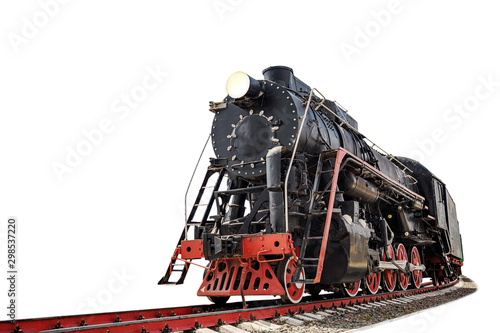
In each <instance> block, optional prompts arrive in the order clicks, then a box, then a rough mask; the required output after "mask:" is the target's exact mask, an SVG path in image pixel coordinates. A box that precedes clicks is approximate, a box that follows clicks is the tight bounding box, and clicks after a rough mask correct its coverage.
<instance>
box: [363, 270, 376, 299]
mask: <svg viewBox="0 0 500 333" xmlns="http://www.w3.org/2000/svg"><path fill="white" fill-rule="evenodd" d="M364 282H365V289H366V290H367V291H368V292H369V293H370V294H372V295H373V294H376V293H377V292H378V288H379V287H380V273H373V274H370V275H367V276H366V277H365V281H364Z"/></svg>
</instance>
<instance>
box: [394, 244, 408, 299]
mask: <svg viewBox="0 0 500 333" xmlns="http://www.w3.org/2000/svg"><path fill="white" fill-rule="evenodd" d="M396 258H397V259H398V260H408V255H407V254H406V249H405V247H404V245H403V244H398V245H397V246H396ZM402 268H403V269H404V268H405V267H402ZM398 275H399V279H398V289H401V290H406V289H407V288H408V283H409V280H410V279H409V278H408V276H407V275H406V274H405V273H399V274H398Z"/></svg>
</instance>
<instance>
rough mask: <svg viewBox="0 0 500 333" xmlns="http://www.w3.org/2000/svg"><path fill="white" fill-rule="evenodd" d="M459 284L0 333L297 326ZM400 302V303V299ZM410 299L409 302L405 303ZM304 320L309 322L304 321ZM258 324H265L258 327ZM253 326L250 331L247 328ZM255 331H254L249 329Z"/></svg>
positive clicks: (35, 325)
mask: <svg viewBox="0 0 500 333" xmlns="http://www.w3.org/2000/svg"><path fill="white" fill-rule="evenodd" d="M458 281H459V280H456V281H453V282H451V283H448V284H442V285H440V286H433V285H430V284H426V285H423V286H422V288H420V289H411V290H406V291H394V292H392V293H381V294H375V295H361V296H357V297H352V298H333V296H332V295H329V294H328V295H322V296H319V299H312V298H311V297H309V298H308V297H304V301H303V302H301V303H300V304H293V305H291V304H279V302H278V301H275V300H270V301H254V302H247V308H245V309H243V308H242V306H243V305H242V303H240V302H237V303H229V304H227V305H226V306H225V307H224V308H220V307H216V306H214V305H196V306H191V307H173V308H162V309H150V310H140V311H122V312H112V313H96V314H85V315H73V316H64V317H50V318H34V319H24V320H16V321H3V322H0V332H6V333H7V332H12V333H19V332H24V333H32V332H45V333H61V332H86V333H108V332H109V333H115V332H137V333H146V332H149V333H152V332H163V333H168V332H176V331H186V330H195V329H199V328H202V327H203V328H208V327H217V326H224V328H225V329H224V330H221V331H226V332H229V330H227V329H228V327H227V326H225V325H231V324H238V323H240V324H241V323H244V322H253V321H258V320H263V319H272V318H278V317H281V318H284V319H285V322H286V321H288V322H289V323H290V324H293V323H297V320H298V321H304V320H309V319H310V320H313V319H315V316H316V319H318V318H321V317H318V316H317V315H315V313H318V312H320V314H323V315H324V316H326V315H328V314H329V313H332V311H337V312H339V311H353V310H356V311H357V310H361V309H366V308H369V307H372V306H380V305H381V304H384V303H392V304H395V303H398V302H399V303H400V304H401V303H404V302H405V300H406V301H408V300H407V298H408V297H412V296H415V297H418V295H420V294H424V293H428V292H432V291H436V290H440V289H444V288H449V287H451V286H453V285H455V284H456V283H457V282H458ZM403 297H404V298H403ZM410 299H411V298H410ZM307 318H309V319H307ZM257 323H258V325H261V326H262V325H266V324H265V323H263V322H257ZM249 327H252V326H249ZM252 330H254V331H256V330H258V329H255V326H254V328H253V329H252Z"/></svg>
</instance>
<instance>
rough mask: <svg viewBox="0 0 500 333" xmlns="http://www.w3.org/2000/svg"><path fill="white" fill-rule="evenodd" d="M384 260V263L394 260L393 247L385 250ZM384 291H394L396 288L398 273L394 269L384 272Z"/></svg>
mask: <svg viewBox="0 0 500 333" xmlns="http://www.w3.org/2000/svg"><path fill="white" fill-rule="evenodd" d="M383 260H384V261H391V260H394V250H393V249H392V246H390V245H388V246H387V247H386V248H385V251H384V255H383ZM383 286H384V289H385V290H386V291H389V292H391V291H394V289H395V288H396V272H394V270H392V269H386V270H385V271H384V284H383Z"/></svg>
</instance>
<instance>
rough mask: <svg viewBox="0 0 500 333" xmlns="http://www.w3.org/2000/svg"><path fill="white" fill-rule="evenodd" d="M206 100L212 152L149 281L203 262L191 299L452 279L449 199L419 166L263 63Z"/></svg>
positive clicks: (454, 258) (455, 237)
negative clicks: (167, 255)
mask: <svg viewBox="0 0 500 333" xmlns="http://www.w3.org/2000/svg"><path fill="white" fill-rule="evenodd" d="M263 76H264V79H263V80H256V79H254V78H252V77H251V76H249V75H247V74H245V73H243V72H236V73H234V74H233V75H231V76H230V77H229V79H228V81H227V83H226V91H227V93H228V95H227V97H226V98H225V99H224V100H223V101H222V102H210V111H211V112H213V113H214V119H213V122H212V128H211V134H210V141H211V143H212V147H213V151H214V157H213V158H211V159H210V165H209V167H208V169H207V173H206V176H205V178H204V180H203V183H202V185H201V187H200V190H199V192H198V195H197V197H196V200H195V203H194V205H193V207H192V209H191V212H190V214H189V216H187V219H186V221H185V226H184V230H183V232H182V234H181V237H180V239H179V242H178V244H177V246H176V247H175V251H174V254H173V256H172V258H171V260H170V264H169V267H168V269H167V272H166V273H165V275H164V277H163V278H162V279H161V280H160V281H159V284H181V283H183V282H184V279H185V276H186V274H187V272H188V269H189V267H190V265H192V264H195V262H194V260H196V259H202V258H204V259H206V260H208V261H209V265H208V266H207V267H204V268H205V274H204V276H203V281H202V283H201V286H200V288H199V289H198V295H199V296H206V297H208V298H209V299H210V300H211V301H213V302H215V303H217V304H223V303H225V302H226V301H227V300H228V299H229V297H230V296H242V297H243V299H244V296H246V295H279V296H281V298H282V299H283V300H284V301H285V302H288V303H298V302H300V301H301V299H302V297H303V295H304V293H305V292H307V293H309V294H311V295H312V296H317V295H318V294H319V293H320V292H321V291H322V290H326V291H330V292H336V293H342V294H343V295H347V296H355V295H356V294H357V293H358V292H360V291H362V292H365V293H370V294H375V293H377V292H379V291H380V290H385V291H393V290H395V289H396V288H397V289H401V290H405V289H407V288H409V287H411V288H420V287H421V285H422V280H423V278H424V277H430V278H432V280H433V282H434V283H435V284H439V283H443V282H445V281H450V280H454V279H456V277H457V276H458V275H460V274H461V267H462V264H463V262H462V261H463V254H462V241H461V236H460V230H459V224H458V220H457V215H456V207H455V204H454V202H453V200H452V198H451V196H450V195H449V193H448V191H447V189H446V186H445V184H444V183H443V182H442V181H441V180H440V179H439V178H437V177H436V176H435V175H434V174H432V173H431V172H430V171H429V170H428V169H427V168H425V167H424V166H423V165H421V164H420V163H419V162H417V161H414V160H411V159H408V158H403V157H395V156H392V155H391V154H389V153H387V152H385V151H384V150H383V149H381V148H380V147H379V146H377V145H376V144H375V143H374V142H373V141H371V140H369V139H368V138H366V137H365V136H364V135H363V134H361V133H360V132H359V130H358V124H357V122H356V120H355V119H354V118H353V117H351V115H350V114H348V113H347V111H346V110H345V109H344V108H343V107H342V106H341V105H340V104H339V103H337V102H335V101H331V100H328V99H326V98H325V97H324V96H323V95H322V94H321V93H320V92H319V91H318V90H316V89H311V87H310V86H308V85H307V84H305V83H304V82H302V81H301V80H300V79H298V78H297V77H296V76H295V75H294V73H293V70H292V69H291V68H288V67H284V66H274V67H269V68H267V69H265V70H264V71H263Z"/></svg>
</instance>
